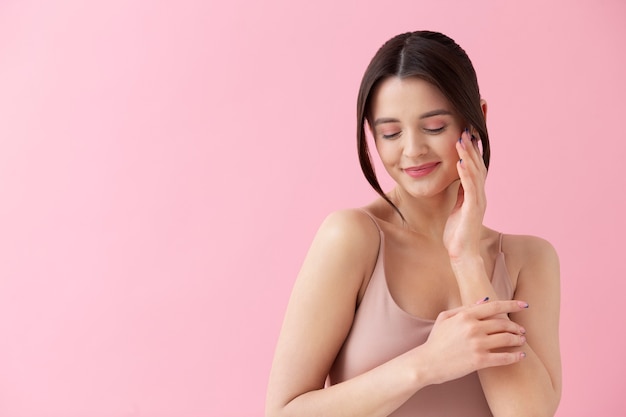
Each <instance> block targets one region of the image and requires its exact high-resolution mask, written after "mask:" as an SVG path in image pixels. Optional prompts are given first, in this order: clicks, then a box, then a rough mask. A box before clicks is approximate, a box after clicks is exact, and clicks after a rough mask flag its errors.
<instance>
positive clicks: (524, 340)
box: [522, 336, 526, 345]
mask: <svg viewBox="0 0 626 417" xmlns="http://www.w3.org/2000/svg"><path fill="white" fill-rule="evenodd" d="M524 343H526V338H525V337H524V336H522V345H523V344H524Z"/></svg>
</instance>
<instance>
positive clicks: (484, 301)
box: [476, 297, 489, 304]
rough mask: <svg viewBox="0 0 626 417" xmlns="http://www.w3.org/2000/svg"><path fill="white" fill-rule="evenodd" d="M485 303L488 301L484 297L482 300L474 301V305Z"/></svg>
mask: <svg viewBox="0 0 626 417" xmlns="http://www.w3.org/2000/svg"><path fill="white" fill-rule="evenodd" d="M487 301H489V297H485V298H483V299H482V300H478V301H476V304H482V303H486V302H487Z"/></svg>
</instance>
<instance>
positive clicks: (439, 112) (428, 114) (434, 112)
mask: <svg viewBox="0 0 626 417" xmlns="http://www.w3.org/2000/svg"><path fill="white" fill-rule="evenodd" d="M442 115H446V116H452V112H451V111H449V110H446V109H437V110H432V111H429V112H426V113H424V114H422V115H421V116H420V120H421V119H427V118H429V117H433V116H442Z"/></svg>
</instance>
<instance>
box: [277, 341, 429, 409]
mask: <svg viewBox="0 0 626 417" xmlns="http://www.w3.org/2000/svg"><path fill="white" fill-rule="evenodd" d="M421 357H422V355H421V354H420V348H419V347H418V348H415V349H412V350H410V351H409V352H406V353H404V354H402V355H400V356H398V357H396V358H394V359H392V360H390V361H388V362H386V363H384V364H382V365H380V366H378V367H376V368H374V369H372V370H370V371H368V372H365V373H363V374H361V375H359V376H357V377H354V378H352V379H349V380H346V381H343V382H341V383H339V384H336V385H332V386H330V387H327V388H321V389H316V390H312V391H309V392H306V393H304V394H301V395H299V396H297V397H296V398H293V399H291V400H289V401H288V402H286V403H285V404H280V402H278V401H268V406H267V409H266V416H267V417H333V416H341V417H351V416H354V417H385V416H388V415H389V414H391V413H392V412H393V411H394V410H396V409H397V408H398V407H400V406H401V405H402V404H403V403H404V402H406V401H407V400H408V399H409V398H410V397H411V396H412V395H413V394H415V392H417V391H418V390H419V389H421V388H423V387H424V386H426V385H428V384H429V382H428V379H429V378H428V375H426V373H425V372H424V371H423V370H424V369H426V367H424V366H422V365H421V362H422V361H421ZM270 400H271V399H270Z"/></svg>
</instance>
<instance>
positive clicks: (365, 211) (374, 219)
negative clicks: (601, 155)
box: [358, 208, 383, 235]
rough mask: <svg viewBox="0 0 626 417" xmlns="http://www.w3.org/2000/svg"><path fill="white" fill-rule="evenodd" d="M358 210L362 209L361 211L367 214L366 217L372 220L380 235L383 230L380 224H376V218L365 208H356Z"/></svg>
mask: <svg viewBox="0 0 626 417" xmlns="http://www.w3.org/2000/svg"><path fill="white" fill-rule="evenodd" d="M358 210H359V211H362V212H363V213H365V214H367V217H369V218H370V219H371V220H372V222H373V223H374V224H375V225H376V228H377V229H378V232H379V233H380V234H381V235H382V233H383V231H382V229H381V228H380V226H379V225H378V222H377V221H376V218H375V217H374V216H373V215H372V214H371V213H370V212H369V211H367V210H365V209H364V208H358Z"/></svg>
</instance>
